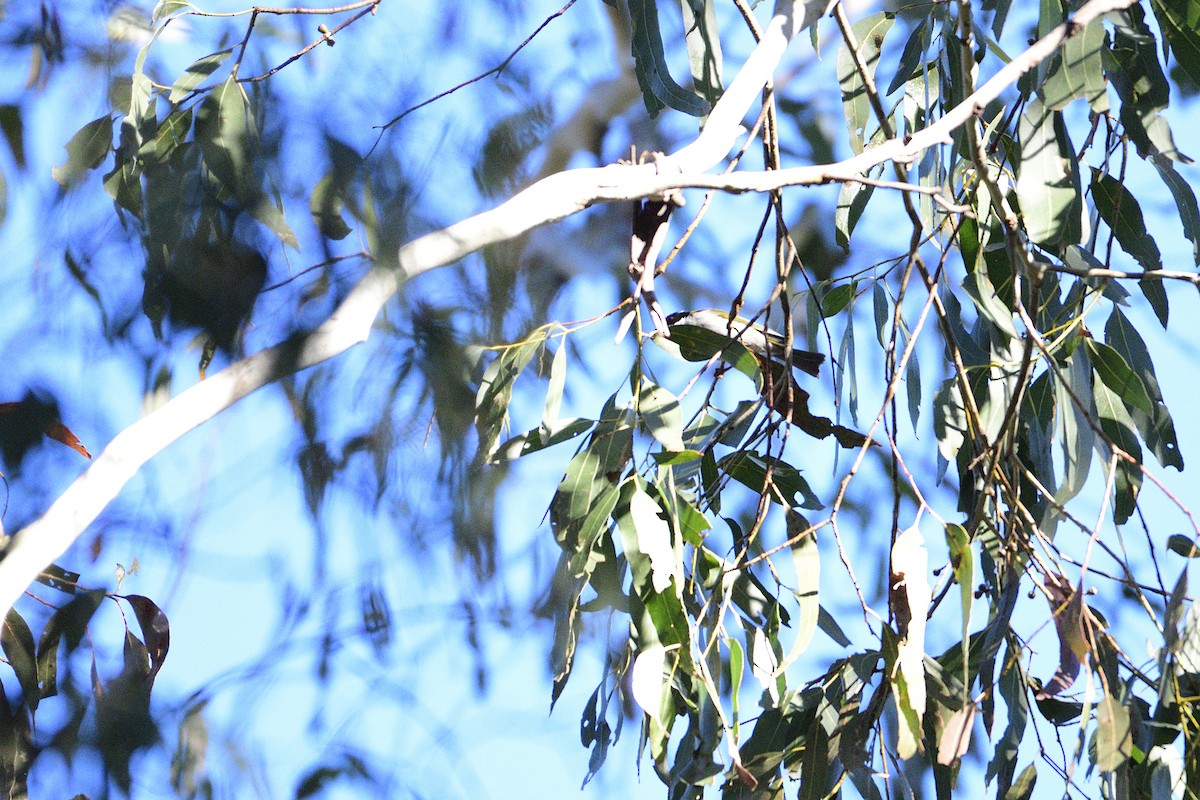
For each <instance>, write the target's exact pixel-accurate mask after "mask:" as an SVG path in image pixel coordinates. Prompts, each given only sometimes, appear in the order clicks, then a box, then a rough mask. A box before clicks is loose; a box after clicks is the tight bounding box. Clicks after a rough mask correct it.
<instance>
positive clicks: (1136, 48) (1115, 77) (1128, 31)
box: [1104, 0, 1191, 162]
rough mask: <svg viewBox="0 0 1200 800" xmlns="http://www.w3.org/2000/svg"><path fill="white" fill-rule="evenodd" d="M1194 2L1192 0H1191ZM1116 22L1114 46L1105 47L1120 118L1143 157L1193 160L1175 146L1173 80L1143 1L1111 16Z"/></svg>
mask: <svg viewBox="0 0 1200 800" xmlns="http://www.w3.org/2000/svg"><path fill="white" fill-rule="evenodd" d="M1189 2H1190V0H1189ZM1107 19H1108V20H1109V21H1110V22H1112V23H1113V41H1112V47H1111V48H1110V49H1109V50H1107V51H1105V54H1104V55H1105V59H1104V60H1105V70H1106V72H1107V73H1108V77H1109V80H1110V81H1112V85H1113V88H1114V89H1116V91H1117V96H1118V97H1120V98H1121V111H1120V118H1121V124H1122V125H1123V126H1124V128H1125V131H1126V133H1128V134H1129V137H1130V138H1131V139H1132V140H1133V142H1134V144H1135V145H1136V146H1137V150H1138V155H1140V156H1142V157H1143V158H1145V157H1147V156H1149V155H1151V154H1156V153H1157V154H1161V155H1163V156H1166V157H1167V158H1170V159H1172V160H1174V161H1183V162H1190V161H1191V159H1190V158H1188V157H1187V156H1186V155H1184V154H1183V153H1181V152H1179V150H1178V149H1177V148H1176V147H1175V137H1174V136H1173V135H1172V133H1171V128H1170V125H1168V123H1167V118H1166V116H1165V115H1163V113H1162V112H1163V111H1164V110H1165V109H1166V108H1167V105H1168V103H1169V102H1170V92H1171V89H1170V84H1169V83H1168V82H1167V76H1166V75H1165V74H1164V73H1163V69H1162V65H1161V63H1160V62H1159V60H1158V43H1157V42H1156V41H1155V38H1154V34H1153V32H1151V30H1150V27H1149V26H1148V25H1147V24H1146V21H1145V12H1144V11H1143V10H1142V7H1141V6H1140V5H1133V6H1131V7H1130V8H1129V9H1127V10H1125V11H1117V12H1114V13H1112V14H1111V15H1108V16H1107Z"/></svg>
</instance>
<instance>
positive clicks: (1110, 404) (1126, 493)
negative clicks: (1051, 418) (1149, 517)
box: [1092, 380, 1142, 525]
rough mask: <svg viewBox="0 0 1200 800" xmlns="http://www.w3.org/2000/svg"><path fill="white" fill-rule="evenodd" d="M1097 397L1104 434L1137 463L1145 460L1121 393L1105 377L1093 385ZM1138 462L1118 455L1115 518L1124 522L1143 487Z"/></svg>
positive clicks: (1134, 505) (1119, 521)
mask: <svg viewBox="0 0 1200 800" xmlns="http://www.w3.org/2000/svg"><path fill="white" fill-rule="evenodd" d="M1092 392H1093V395H1094V397H1095V401H1096V411H1097V413H1098V414H1099V417H1100V429H1101V430H1102V431H1104V435H1105V436H1107V437H1108V439H1109V440H1110V441H1111V442H1112V443H1113V444H1115V445H1116V446H1117V447H1119V448H1121V449H1122V450H1123V451H1125V452H1126V453H1128V454H1129V455H1130V456H1132V457H1133V458H1134V459H1135V460H1136V462H1137V464H1141V463H1142V448H1141V445H1139V444H1138V440H1137V435H1136V434H1135V433H1134V425H1133V420H1132V419H1130V417H1129V412H1127V411H1126V410H1125V405H1124V403H1123V402H1122V400H1121V397H1120V396H1119V395H1118V394H1117V393H1116V392H1114V391H1112V390H1111V389H1109V388H1108V385H1107V384H1106V383H1105V382H1104V381H1103V380H1099V381H1096V382H1095V384H1094V385H1093V387H1092ZM1137 464H1130V463H1128V462H1126V461H1125V459H1123V458H1118V459H1117V474H1116V479H1115V481H1114V484H1115V485H1114V492H1115V493H1116V500H1115V502H1114V503H1113V521H1114V522H1115V523H1116V524H1118V525H1123V524H1125V522H1127V521H1128V520H1129V518H1130V517H1131V516H1132V515H1133V511H1134V508H1135V507H1136V506H1137V496H1138V493H1139V492H1140V491H1141V488H1142V473H1141V470H1140V469H1138V466H1137Z"/></svg>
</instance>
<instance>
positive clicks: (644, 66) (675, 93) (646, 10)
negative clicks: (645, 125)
mask: <svg viewBox="0 0 1200 800" xmlns="http://www.w3.org/2000/svg"><path fill="white" fill-rule="evenodd" d="M629 16H630V19H631V21H632V23H633V63H634V72H635V73H636V75H637V79H638V85H639V86H640V87H641V89H642V99H643V100H645V103H646V110H647V111H649V112H650V115H651V116H654V115H656V114H657V113H658V112H659V111H661V110H662V109H663V107H664V105H666V106H669V107H671V108H673V109H675V110H676V111H682V112H683V113H685V114H690V115H692V116H693V117H702V116H704V115H705V114H707V113H708V112H709V109H710V108H711V105H710V104H709V103H708V102H707V101H705V100H704V99H703V98H701V97H700V96H699V95H697V94H696V93H694V92H689V91H688V90H687V89H684V88H682V87H681V86H680V85H679V84H677V83H676V82H675V79H674V78H672V77H671V73H670V72H669V71H668V69H667V57H666V54H665V53H664V52H663V43H662V33H661V32H660V31H659V28H658V4H657V2H656V0H630V2H629Z"/></svg>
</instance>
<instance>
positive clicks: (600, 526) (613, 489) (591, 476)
mask: <svg viewBox="0 0 1200 800" xmlns="http://www.w3.org/2000/svg"><path fill="white" fill-rule="evenodd" d="M606 410H607V412H608V414H609V415H610V416H608V417H607V418H605V419H602V420H600V422H599V423H598V424H597V425H596V429H595V431H593V432H592V436H591V439H590V440H589V441H588V444H587V446H586V447H585V448H584V449H583V450H582V451H580V452H579V453H578V454H577V455H576V456H575V457H574V458H572V459H571V462H570V463H569V464H568V465H567V470H566V474H565V475H564V476H563V479H562V481H561V482H560V483H559V485H558V491H557V492H555V495H554V499H553V500H552V501H551V502H550V527H551V529H552V530H553V531H554V537H555V539H556V540H557V541H558V543H559V544H560V545H561V546H562V548H563V550H564V552H566V553H567V555H568V559H569V564H568V566H569V569H570V571H571V574H572V575H576V576H582V575H585V574H586V573H587V565H588V560H589V558H590V556H591V552H592V548H593V547H594V545H595V543H596V540H597V538H598V537H599V536H600V534H601V533H602V532H603V531H604V530H606V529H607V522H608V519H609V517H610V516H612V513H613V510H614V509H615V508H616V505H617V500H618V499H619V495H620V485H621V477H622V474H623V472H624V470H625V464H626V463H627V462H628V461H629V458H630V456H631V455H632V453H633V428H632V426H631V425H630V424H629V421H628V420H627V418H626V417H627V415H626V413H625V412H624V411H623V410H618V409H615V408H613V406H612V404H611V401H610V403H609V405H608V408H607V409H606Z"/></svg>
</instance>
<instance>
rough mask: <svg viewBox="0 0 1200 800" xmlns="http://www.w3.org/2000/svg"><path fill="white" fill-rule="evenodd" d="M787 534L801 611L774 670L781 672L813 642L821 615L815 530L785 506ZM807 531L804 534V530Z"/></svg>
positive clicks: (819, 569)
mask: <svg viewBox="0 0 1200 800" xmlns="http://www.w3.org/2000/svg"><path fill="white" fill-rule="evenodd" d="M786 513H787V537H788V541H789V542H791V545H792V566H793V568H794V569H795V571H796V589H795V592H794V594H795V597H796V605H797V607H798V608H799V610H800V625H799V627H798V628H797V629H796V638H795V639H794V640H793V641H792V646H791V648H790V649H789V650H788V654H787V656H785V657H784V659H783V661H781V662H780V663H779V666H778V667H777V668H776V671H777V672H779V673H782V672H783V671H784V670H785V669H787V667H788V666H789V665H790V664H792V663H793V662H795V660H796V659H797V658H799V657H800V655H801V654H802V653H804V651H805V650H806V649H808V645H809V642H811V641H812V637H813V634H814V633H816V631H817V621H818V620H819V619H820V616H821V554H820V552H819V551H818V550H817V533H816V531H812V530H809V529H810V528H811V527H812V526H811V525H809V523H808V520H806V519H805V518H804V517H803V516H801V515H800V514H799V513H797V512H795V511H793V510H792V509H790V508H789V509H787V512H786ZM806 530H807V531H808V533H805V531H806Z"/></svg>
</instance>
